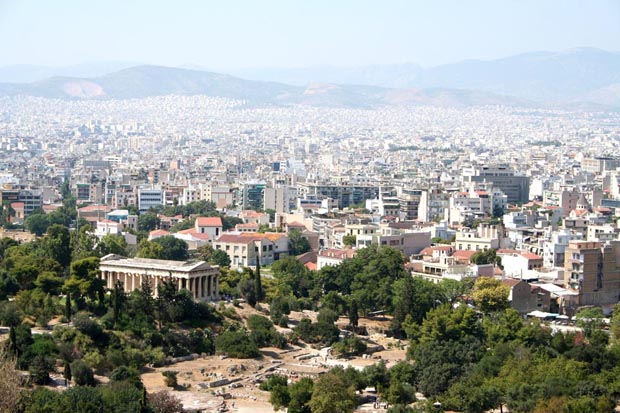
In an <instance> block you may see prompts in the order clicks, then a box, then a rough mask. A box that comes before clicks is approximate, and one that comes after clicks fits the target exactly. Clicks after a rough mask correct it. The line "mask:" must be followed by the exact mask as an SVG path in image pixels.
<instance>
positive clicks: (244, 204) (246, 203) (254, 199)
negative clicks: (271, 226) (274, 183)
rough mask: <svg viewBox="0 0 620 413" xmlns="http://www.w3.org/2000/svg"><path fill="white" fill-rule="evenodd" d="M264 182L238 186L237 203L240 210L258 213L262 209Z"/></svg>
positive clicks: (244, 183)
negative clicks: (239, 205)
mask: <svg viewBox="0 0 620 413" xmlns="http://www.w3.org/2000/svg"><path fill="white" fill-rule="evenodd" d="M266 186H267V185H266V184H265V183H264V182H242V183H240V185H239V203H240V204H241V209H252V210H254V211H258V210H260V209H264V197H265V195H264V192H265V187H266Z"/></svg>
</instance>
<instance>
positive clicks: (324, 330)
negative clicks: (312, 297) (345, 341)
mask: <svg viewBox="0 0 620 413" xmlns="http://www.w3.org/2000/svg"><path fill="white" fill-rule="evenodd" d="M294 331H295V332H296V333H298V334H299V337H300V338H301V339H302V340H303V341H305V342H306V343H320V344H324V345H327V346H329V345H331V344H333V343H335V342H337V341H338V337H339V335H340V331H339V330H338V328H337V327H336V326H335V325H333V324H329V323H325V322H318V323H312V322H311V321H310V319H308V318H302V319H301V321H300V322H299V324H298V325H297V327H295V329H294Z"/></svg>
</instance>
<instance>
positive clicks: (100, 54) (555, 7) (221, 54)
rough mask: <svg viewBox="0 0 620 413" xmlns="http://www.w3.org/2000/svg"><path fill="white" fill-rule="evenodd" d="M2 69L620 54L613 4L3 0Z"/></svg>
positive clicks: (588, 0) (554, 0) (619, 13)
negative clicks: (572, 51)
mask: <svg viewBox="0 0 620 413" xmlns="http://www.w3.org/2000/svg"><path fill="white" fill-rule="evenodd" d="M0 39H1V40H0V66H1V65H8V64H16V63H30V64H46V65H67V64H75V63H82V62H89V61H102V60H121V61H133V62H144V63H152V64H166V65H182V64H187V63H192V64H197V65H202V66H205V67H209V68H213V69H216V68H219V69H226V68H229V69H232V68H249V67H299V66H309V65H323V64H328V65H337V66H355V65H365V64H377V63H378V64H380V63H399V62H417V63H420V64H422V65H426V66H428V65H436V64H441V63H449V62H455V61H458V60H462V59H467V58H480V59H493V58H498V57H503V56H508V55H511V54H516V53H521V52H527V51H534V50H563V49H567V48H572V47H581V46H592V47H599V48H602V49H607V50H613V51H620V1H618V0H487V1H475V0H453V1H443V0H442V1H439V0H424V1H421V0H420V1H417V0H403V1H390V0H383V1H379V0H369V1H365V0H305V1H301V0H281V1H275V0H274V1H271V0H248V1H235V0H220V1H210V0H203V1H184V0H167V1H159V0H81V1H78V0H39V1H34V0H0Z"/></svg>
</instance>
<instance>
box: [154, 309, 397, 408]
mask: <svg viewBox="0 0 620 413" xmlns="http://www.w3.org/2000/svg"><path fill="white" fill-rule="evenodd" d="M235 310H236V312H237V314H238V315H239V316H240V317H241V318H242V319H247V317H249V316H250V315H252V314H259V312H257V311H256V310H255V309H253V308H251V307H249V306H247V305H243V306H242V308H236V309H235ZM263 315H265V314H263ZM302 317H309V318H310V319H313V320H315V319H316V313H315V312H312V311H303V312H293V313H292V314H291V315H290V316H289V318H290V319H291V320H292V323H295V322H297V321H299V320H300V319H301V318H302ZM347 321H348V320H347V319H345V318H341V319H340V320H339V321H338V325H339V326H340V327H342V326H345V325H346V324H347ZM360 325H364V326H366V327H367V328H368V329H369V331H376V330H381V329H383V328H386V326H387V325H389V319H385V320H368V319H360ZM278 330H279V331H281V332H282V333H286V332H287V331H290V330H289V329H283V328H280V327H278ZM368 339H369V346H373V345H381V346H383V347H384V348H385V350H382V351H378V352H376V353H374V354H373V355H372V356H367V357H356V358H354V359H351V360H341V359H335V358H332V357H331V356H330V355H329V354H328V351H327V350H326V349H322V350H319V349H314V348H312V347H310V346H291V347H290V348H288V349H284V350H282V349H277V348H264V349H261V354H262V357H261V358H259V359H256V360H254V359H251V360H241V359H231V358H223V357H221V356H207V357H204V358H199V359H196V360H192V361H184V362H180V363H176V364H174V365H169V366H165V367H161V368H156V369H152V370H151V371H149V372H146V373H144V374H142V380H143V382H144V385H145V386H146V388H147V391H148V392H156V391H160V390H170V388H168V387H166V385H165V384H164V377H163V376H162V374H161V373H162V372H163V371H166V370H174V371H178V375H177V377H178V383H179V385H180V387H184V386H187V389H186V390H172V391H171V392H172V393H173V394H174V395H175V396H177V397H179V398H180V399H181V401H182V402H183V405H184V407H185V408H193V409H196V410H203V411H206V412H216V411H218V407H221V406H223V405H224V403H226V406H227V408H228V409H229V411H235V412H242V413H259V412H261V413H262V412H272V411H273V408H272V407H271V404H270V403H269V393H268V392H265V391H262V390H259V388H258V385H259V383H260V381H261V380H263V379H264V377H266V376H268V375H270V374H273V373H278V374H284V375H287V376H288V377H289V379H290V380H292V381H295V380H298V379H300V378H301V377H304V376H308V377H317V376H318V375H319V374H320V373H322V372H325V371H327V370H328V369H329V368H330V367H332V366H334V365H343V366H349V365H351V366H354V367H356V368H363V367H364V366H367V365H370V364H373V363H376V362H377V361H378V359H379V358H380V359H383V360H385V361H386V363H387V364H388V366H391V365H392V364H394V363H396V362H397V361H400V360H403V359H404V358H405V350H404V349H403V348H399V346H400V347H402V344H403V343H399V342H398V341H397V340H394V339H390V338H386V337H385V336H384V335H382V334H371V335H370V336H369V337H368ZM389 343H392V345H390V344H389ZM388 347H389V349H388ZM222 379H227V380H229V381H231V382H232V383H229V384H225V385H221V386H215V387H210V385H209V383H214V382H217V381H218V380H222ZM233 403H234V408H233ZM370 407H371V408H370V409H369V406H364V408H362V409H361V410H360V411H366V412H368V411H377V412H381V411H384V410H375V409H372V406H370Z"/></svg>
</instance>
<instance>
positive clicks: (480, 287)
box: [473, 277, 510, 313]
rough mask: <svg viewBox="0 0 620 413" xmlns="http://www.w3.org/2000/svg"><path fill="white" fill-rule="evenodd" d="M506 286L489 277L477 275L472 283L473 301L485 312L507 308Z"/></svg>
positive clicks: (507, 293)
mask: <svg viewBox="0 0 620 413" xmlns="http://www.w3.org/2000/svg"><path fill="white" fill-rule="evenodd" d="M509 293H510V290H509V288H508V286H506V285H503V284H502V282H501V281H499V280H497V279H495V278H491V277H479V278H478V279H477V280H476V284H475V285H474V292H473V297H474V302H475V303H476V305H477V306H478V307H479V308H480V310H482V311H483V312H485V313H489V312H493V311H501V310H504V309H505V308H508V305H509V302H508V295H509Z"/></svg>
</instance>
